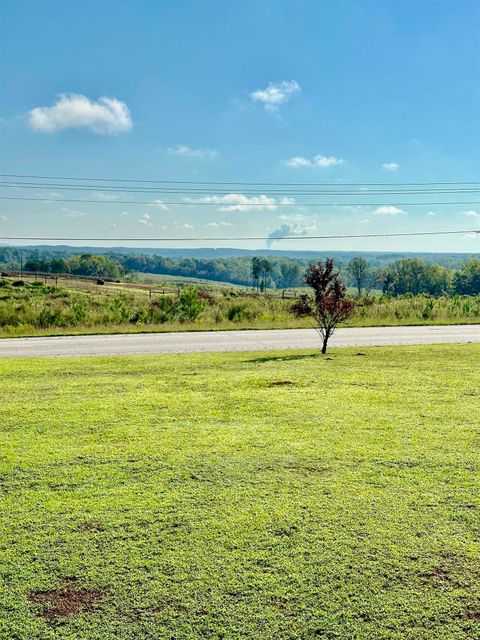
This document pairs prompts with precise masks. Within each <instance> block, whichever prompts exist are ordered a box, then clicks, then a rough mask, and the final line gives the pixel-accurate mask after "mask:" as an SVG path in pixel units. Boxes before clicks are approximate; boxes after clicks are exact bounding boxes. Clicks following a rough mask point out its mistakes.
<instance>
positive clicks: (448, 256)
mask: <svg viewBox="0 0 480 640" xmlns="http://www.w3.org/2000/svg"><path fill="white" fill-rule="evenodd" d="M0 246H3V247H6V246H9V247H11V248H15V249H19V248H21V249H24V250H25V251H26V252H32V251H38V252H41V253H43V252H45V253H48V254H52V253H64V254H65V253H66V254H71V253H75V254H79V253H94V254H103V253H106V254H110V255H115V254H123V255H147V256H164V257H166V258H196V259H203V260H212V259H216V258H217V259H218V258H252V257H253V256H263V257H273V256H276V257H283V258H292V259H298V260H315V259H325V258H326V257H332V258H337V261H338V262H339V263H343V264H344V263H346V262H348V261H349V260H350V259H351V258H353V257H354V256H362V257H364V258H365V259H366V260H368V261H369V262H370V263H371V264H372V265H375V266H383V265H386V264H388V263H390V262H392V261H393V260H399V259H401V258H408V257H416V258H421V259H422V260H426V261H427V262H433V263H436V264H441V265H443V266H449V267H453V268H456V267H459V266H460V265H461V264H463V263H464V262H465V261H466V260H468V259H469V258H471V257H474V256H478V253H447V252H442V253H436V252H412V251H405V252H402V251H395V252H392V251H289V250H282V249H237V248H229V247H226V248H218V249H217V248H212V247H201V248H183V247H179V248H164V247H160V248H159V247H155V248H150V247H90V246H84V247H72V246H70V245H25V246H22V247H18V246H16V247H12V246H11V245H0Z"/></svg>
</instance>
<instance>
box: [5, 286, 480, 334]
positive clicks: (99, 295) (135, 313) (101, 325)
mask: <svg viewBox="0 0 480 640" xmlns="http://www.w3.org/2000/svg"><path fill="white" fill-rule="evenodd" d="M0 284H1V285H2V286H1V287H0V335H4V336H5V335H36V334H45V333H48V334H55V333H58V334H62V333H95V332H101V333H106V332H111V331H114V332H125V331H128V332H131V331H146V330H151V331H155V330H169V331H174V330H185V329H190V328H192V329H193V328H195V329H229V328H235V329H237V328H242V327H244V328H262V329H266V328H289V327H307V326H310V324H309V321H308V320H305V319H299V318H294V317H293V316H292V314H291V313H290V312H289V309H290V307H291V304H292V299H291V298H290V299H287V298H286V299H285V300H283V299H281V298H273V297H271V296H269V295H254V294H245V293H244V292H241V291H238V290H233V289H230V290H229V289H226V288H222V289H218V290H217V291H207V292H205V291H202V290H201V289H196V288H193V287H189V288H186V289H181V290H180V296H177V295H172V294H166V295H161V294H154V295H152V298H149V296H148V292H147V291H144V290H141V289H139V290H135V289H125V288H121V287H118V286H116V287H114V286H109V285H108V284H107V285H105V286H104V287H95V285H93V286H92V285H88V284H84V283H80V286H83V287H86V289H79V288H74V286H75V284H77V285H78V284H79V283H75V282H72V283H71V288H70V287H69V288H66V287H61V286H59V287H52V286H49V285H47V286H46V285H44V284H43V283H40V282H38V283H30V284H29V283H26V284H24V285H22V286H19V287H13V286H12V285H11V280H0ZM462 322H466V323H469V322H470V323H471V322H480V296H470V297H468V296H452V297H446V296H444V297H439V298H432V297H429V296H414V297H412V296H411V295H408V296H396V297H392V296H380V297H378V296H377V297H370V296H364V297H361V298H359V300H358V305H357V308H356V310H355V312H354V315H353V316H352V317H351V318H350V319H349V321H348V324H349V326H376V325H392V324H425V323H441V324H442V323H462Z"/></svg>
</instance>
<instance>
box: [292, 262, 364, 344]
mask: <svg viewBox="0 0 480 640" xmlns="http://www.w3.org/2000/svg"><path fill="white" fill-rule="evenodd" d="M305 283H306V284H308V286H309V287H311V288H312V289H313V294H314V295H313V297H312V296H309V295H303V296H301V297H300V299H299V300H298V301H297V302H296V303H295V304H294V305H292V307H291V311H292V313H294V314H295V315H296V316H303V317H305V316H307V317H310V318H312V320H313V321H314V322H315V328H316V329H317V331H318V333H319V334H320V336H321V338H322V353H326V351H327V344H328V340H329V338H330V336H331V335H332V333H333V332H334V331H335V328H336V326H337V324H338V323H339V322H343V321H344V320H346V319H347V318H348V317H349V316H350V315H351V314H352V312H353V310H354V309H355V302H354V301H353V300H351V299H350V298H348V297H347V289H346V287H345V285H344V284H343V282H342V281H341V280H340V276H339V274H338V271H335V270H334V265H333V260H332V259H331V258H327V260H326V261H325V264H322V263H321V262H319V263H318V264H311V265H309V267H308V269H307V273H306V275H305Z"/></svg>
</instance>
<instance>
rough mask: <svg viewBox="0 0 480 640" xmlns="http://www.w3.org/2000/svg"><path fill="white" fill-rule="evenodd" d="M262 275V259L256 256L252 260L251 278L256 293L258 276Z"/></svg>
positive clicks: (258, 281)
mask: <svg viewBox="0 0 480 640" xmlns="http://www.w3.org/2000/svg"><path fill="white" fill-rule="evenodd" d="M261 273H262V259H261V258H257V257H256V256H255V257H254V258H252V278H253V285H254V286H256V288H257V291H258V289H259V283H260V274H261Z"/></svg>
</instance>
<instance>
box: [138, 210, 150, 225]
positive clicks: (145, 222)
mask: <svg viewBox="0 0 480 640" xmlns="http://www.w3.org/2000/svg"><path fill="white" fill-rule="evenodd" d="M137 224H143V225H144V226H145V227H151V226H152V221H151V219H150V215H149V214H148V213H144V214H143V215H142V217H141V218H140V219H139V220H138V221H137Z"/></svg>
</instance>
